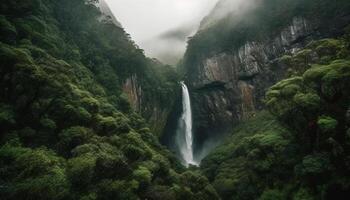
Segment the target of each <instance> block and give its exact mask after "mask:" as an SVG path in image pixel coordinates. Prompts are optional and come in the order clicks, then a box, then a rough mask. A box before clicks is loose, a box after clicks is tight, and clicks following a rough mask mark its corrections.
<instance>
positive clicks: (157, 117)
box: [123, 74, 177, 137]
mask: <svg viewBox="0 0 350 200" xmlns="http://www.w3.org/2000/svg"><path fill="white" fill-rule="evenodd" d="M140 82H141V81H140V80H139V78H138V76H137V75H136V74H134V75H132V76H131V77H129V78H127V79H126V80H125V81H124V84H123V93H124V94H125V95H126V98H127V100H128V102H129V103H130V105H131V108H132V109H133V110H134V111H135V112H137V113H139V114H141V115H142V116H143V117H144V118H145V119H146V120H147V122H148V123H149V125H150V128H151V130H152V131H153V132H154V133H155V134H156V135H157V136H158V137H161V136H162V135H161V134H162V133H163V132H164V128H165V126H166V124H167V122H168V119H169V116H170V114H171V111H172V110H173V105H174V104H175V98H176V97H177V94H174V96H172V97H169V101H168V104H167V106H162V105H161V103H160V102H159V99H158V98H157V97H152V98H151V99H147V98H146V97H145V95H146V94H145V91H144V90H143V89H142V85H141V83H140ZM172 98H173V99H172ZM146 99H147V100H146Z"/></svg>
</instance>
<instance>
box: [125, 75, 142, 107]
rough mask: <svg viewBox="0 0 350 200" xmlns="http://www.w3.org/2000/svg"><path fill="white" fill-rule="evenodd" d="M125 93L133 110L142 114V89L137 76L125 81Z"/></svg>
mask: <svg viewBox="0 0 350 200" xmlns="http://www.w3.org/2000/svg"><path fill="white" fill-rule="evenodd" d="M123 92H124V93H125V94H126V96H127V98H128V101H129V103H130V105H131V107H132V109H133V110H135V111H136V112H141V105H142V88H141V85H139V84H138V81H137V75H136V74H134V75H132V76H131V77H129V78H128V79H126V80H125V82H124V85H123Z"/></svg>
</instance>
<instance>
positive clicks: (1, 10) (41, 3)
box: [0, 0, 218, 200]
mask: <svg viewBox="0 0 350 200" xmlns="http://www.w3.org/2000/svg"><path fill="white" fill-rule="evenodd" d="M95 4H96V1H92V0H89V1H84V0H61V1H56V0H26V1H23V0H5V1H2V2H1V3H0V88H1V89H0V196H1V199H9V200H12V199H13V200H15V199H16V200H18V199H38V200H41V199H42V200H44V199H184V198H183V197H184V196H185V197H186V198H189V199H218V197H217V195H216V192H215V191H214V190H213V188H212V187H211V186H210V184H209V183H208V180H207V179H206V178H205V177H203V176H201V175H200V174H198V173H195V172H184V171H183V169H182V167H181V166H180V165H179V164H178V163H177V161H176V160H175V159H174V157H173V156H172V155H171V154H170V153H169V152H168V151H166V150H165V149H164V148H163V147H162V146H161V145H160V144H159V143H158V140H157V136H156V134H155V133H153V131H154V130H158V129H159V130H161V129H162V126H163V123H164V121H165V120H166V116H167V112H168V111H167V110H168V109H170V108H171V104H172V102H173V100H172V99H175V98H173V97H174V96H176V93H177V88H178V83H177V82H178V80H177V75H176V73H175V71H174V70H173V69H172V68H170V67H167V66H163V65H161V64H160V63H158V62H156V61H154V60H151V59H148V58H146V57H145V56H144V54H143V51H142V50H141V49H138V48H137V47H136V45H135V44H134V43H133V41H132V40H131V39H130V38H129V37H128V35H127V34H126V33H125V32H124V30H123V29H122V28H121V27H119V26H116V25H115V24H114V23H112V22H111V21H110V20H101V17H103V16H104V15H103V13H101V12H100V11H99V9H98V8H96V6H95ZM140 114H141V115H142V116H144V117H145V118H146V120H145V119H144V118H142V117H141V115H140ZM147 122H150V123H151V125H152V127H155V128H154V129H152V130H150V129H149V128H148V123H147ZM164 124H165V123H164ZM157 128H158V129H157ZM159 132H160V131H159Z"/></svg>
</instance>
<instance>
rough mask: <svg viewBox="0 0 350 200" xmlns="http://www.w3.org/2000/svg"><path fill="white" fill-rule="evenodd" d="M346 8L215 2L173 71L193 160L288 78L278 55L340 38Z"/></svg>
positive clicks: (315, 2) (340, 4)
mask: <svg viewBox="0 0 350 200" xmlns="http://www.w3.org/2000/svg"><path fill="white" fill-rule="evenodd" d="M349 6H350V4H349V1H347V0H339V1H328V0H326V1H325V0H322V1H321V0H310V1H307V2H305V1H299V0H297V1H295V0H282V1H280V0H278V1H276V0H263V1H241V0H222V1H219V3H218V5H217V6H216V8H215V9H214V10H213V11H212V12H211V14H209V15H208V16H207V17H206V18H205V19H204V20H203V22H202V27H201V29H200V30H199V31H198V33H197V34H196V35H195V36H193V37H192V38H190V40H189V44H188V49H187V52H186V55H185V57H184V62H183V64H182V65H181V69H182V71H183V73H184V74H185V77H186V82H187V84H188V85H189V87H190V90H191V96H192V104H193V117H194V120H193V121H194V125H193V126H194V137H195V143H196V145H197V147H196V154H197V157H198V159H201V158H203V156H205V154H206V152H207V151H208V150H207V149H208V148H209V149H210V148H212V146H213V145H211V143H214V144H215V143H216V141H217V140H220V138H222V136H223V135H225V134H227V133H230V132H231V131H232V129H233V128H234V127H235V126H236V125H238V124H239V123H240V122H241V121H244V120H246V119H249V118H251V117H253V116H254V115H255V114H256V113H257V112H259V111H260V110H262V109H264V108H265V105H264V103H263V99H264V96H265V92H266V91H267V90H268V88H269V87H271V86H272V85H274V84H275V83H277V82H278V81H280V80H282V79H284V78H287V77H288V75H289V74H288V70H289V69H288V66H286V65H285V64H284V63H283V62H280V61H281V60H280V59H279V58H280V57H282V56H283V55H289V56H293V55H296V54H297V53H298V52H300V51H302V50H303V49H304V48H305V47H306V45H308V44H309V43H310V42H311V41H314V40H320V39H325V38H337V37H340V36H342V35H343V34H344V28H345V27H346V26H347V25H348V24H349V22H350V13H349V10H350V9H349ZM214 146H215V145H214Z"/></svg>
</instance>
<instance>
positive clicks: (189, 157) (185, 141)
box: [176, 82, 198, 166]
mask: <svg viewBox="0 0 350 200" xmlns="http://www.w3.org/2000/svg"><path fill="white" fill-rule="evenodd" d="M181 86H182V115H181V118H180V119H179V124H178V129H177V131H176V143H177V147H178V149H179V152H180V154H181V156H182V159H183V161H184V162H185V165H186V166H188V165H189V164H191V165H198V164H197V163H196V162H195V161H194V159H193V137H192V111H191V101H190V94H189V92H188V88H187V86H186V85H185V83H184V82H181Z"/></svg>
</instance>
